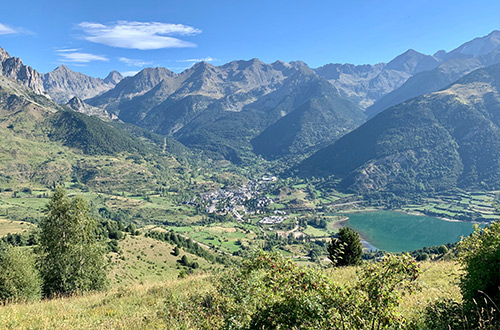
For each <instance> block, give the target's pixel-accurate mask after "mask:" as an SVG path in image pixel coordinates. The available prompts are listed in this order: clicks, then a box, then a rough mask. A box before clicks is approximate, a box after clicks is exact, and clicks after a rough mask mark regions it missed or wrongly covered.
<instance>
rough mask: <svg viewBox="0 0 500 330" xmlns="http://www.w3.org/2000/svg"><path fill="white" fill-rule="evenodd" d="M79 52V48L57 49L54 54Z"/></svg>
mask: <svg viewBox="0 0 500 330" xmlns="http://www.w3.org/2000/svg"><path fill="white" fill-rule="evenodd" d="M79 50H81V49H80V48H57V49H56V52H58V53H68V52H77V51H79Z"/></svg>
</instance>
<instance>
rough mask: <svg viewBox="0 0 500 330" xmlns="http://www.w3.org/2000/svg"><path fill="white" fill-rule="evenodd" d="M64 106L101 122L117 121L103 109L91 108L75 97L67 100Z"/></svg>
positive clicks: (115, 117)
mask: <svg viewBox="0 0 500 330" xmlns="http://www.w3.org/2000/svg"><path fill="white" fill-rule="evenodd" d="M66 105H67V106H68V107H70V108H71V109H73V110H74V111H76V112H80V113H84V114H86V115H88V116H96V117H99V118H100V119H102V120H106V121H109V120H116V119H118V117H117V116H115V115H111V114H109V113H108V112H107V111H106V110H104V109H101V108H97V107H93V106H91V105H90V104H87V103H85V102H84V101H83V100H81V99H79V98H78V97H76V96H75V97H73V98H72V99H71V100H69V101H68V103H66Z"/></svg>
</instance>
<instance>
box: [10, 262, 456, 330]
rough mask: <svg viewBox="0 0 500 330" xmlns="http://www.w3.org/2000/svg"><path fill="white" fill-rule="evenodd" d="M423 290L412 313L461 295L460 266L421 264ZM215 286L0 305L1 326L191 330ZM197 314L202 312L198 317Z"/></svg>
mask: <svg viewBox="0 0 500 330" xmlns="http://www.w3.org/2000/svg"><path fill="white" fill-rule="evenodd" d="M422 270H423V274H422V277H421V284H422V287H423V289H422V291H421V292H419V293H417V294H415V295H413V296H407V297H405V298H404V299H403V302H402V305H401V307H400V309H401V311H402V312H403V313H405V314H406V315H408V316H410V318H411V317H413V316H415V315H416V314H417V313H418V312H420V311H422V310H423V309H424V308H425V306H426V305H427V304H428V303H429V302H430V301H433V300H435V299H436V298H445V297H447V298H455V299H457V298H458V297H459V293H458V287H457V286H456V279H457V275H458V274H459V268H458V266H457V264H455V263H454V262H432V263H431V262H425V263H423V264H422ZM356 271H357V268H355V267H348V268H343V269H337V270H329V271H326V272H327V274H328V276H331V278H332V280H333V281H334V282H336V283H339V284H348V283H350V282H352V281H354V280H355V278H356ZM212 290H213V286H212V281H211V280H210V277H207V276H206V275H201V276H191V277H188V278H186V279H182V280H168V281H164V282H163V283H155V284H151V283H147V284H136V285H131V286H128V287H126V288H123V287H119V288H115V289H112V290H110V291H109V292H104V293H97V294H87V295H84V296H77V297H70V298H61V299H54V300H48V301H42V302H36V303H29V304H12V305H7V306H3V307H0V311H1V313H0V327H1V328H3V329H53V328H58V329H90V328H92V329H131V328H134V329H159V328H167V329H191V328H193V324H194V321H199V320H197V319H196V314H190V313H189V312H188V310H189V307H190V306H189V304H191V299H192V298H190V297H192V296H202V295H203V294H204V293H206V292H210V291H212ZM198 316H199V315H198Z"/></svg>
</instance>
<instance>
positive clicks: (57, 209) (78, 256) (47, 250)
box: [40, 187, 106, 296]
mask: <svg viewBox="0 0 500 330" xmlns="http://www.w3.org/2000/svg"><path fill="white" fill-rule="evenodd" d="M40 228H41V234H40V250H41V254H42V258H41V260H42V262H41V273H42V278H43V281H44V284H43V293H44V295H46V296H52V295H54V294H71V293H75V292H82V291H88V290H99V289H102V288H103V287H104V286H105V284H106V270H105V260H104V248H103V246H102V244H101V242H100V240H99V239H98V237H97V220H96V219H95V218H93V217H91V216H90V212H89V208H88V205H87V203H86V202H85V201H84V200H83V199H81V198H79V197H75V198H73V200H70V199H69V198H68V197H67V196H66V192H65V190H64V188H62V187H57V188H56V190H55V192H54V194H53V195H52V198H51V199H50V201H49V203H48V204H47V207H46V210H45V217H44V219H43V220H42V221H41V223H40Z"/></svg>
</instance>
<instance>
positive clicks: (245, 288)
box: [191, 252, 419, 329]
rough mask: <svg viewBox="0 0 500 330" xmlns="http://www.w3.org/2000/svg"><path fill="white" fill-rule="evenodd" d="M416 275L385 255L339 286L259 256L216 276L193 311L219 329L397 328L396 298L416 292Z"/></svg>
mask: <svg viewBox="0 0 500 330" xmlns="http://www.w3.org/2000/svg"><path fill="white" fill-rule="evenodd" d="M418 274H419V268H418V266H417V264H416V262H415V260H414V259H412V258H411V257H409V256H407V255H405V256H399V257H394V256H388V257H386V258H384V259H383V261H382V262H380V263H373V264H370V265H368V266H366V268H364V269H363V270H362V271H361V273H360V281H359V282H357V283H355V284H353V285H350V286H343V285H339V284H336V283H334V282H333V281H331V280H330V279H329V278H328V277H327V276H326V274H325V273H324V272H323V271H321V270H320V269H313V268H306V267H299V266H297V265H296V264H295V263H293V262H292V261H290V260H288V259H285V258H284V257H282V256H280V255H279V254H275V253H264V252H262V253H259V254H256V255H255V256H253V257H251V258H249V259H247V260H245V261H244V262H243V264H242V265H241V267H238V268H235V269H234V268H233V269H231V270H228V271H227V272H224V273H222V274H220V275H219V276H218V277H217V278H216V281H215V286H216V289H215V292H211V293H209V294H207V295H206V296H205V297H204V298H202V299H201V303H200V304H198V305H195V306H192V307H191V308H192V309H193V310H196V311H197V312H198V313H199V319H200V322H202V321H203V322H204V320H215V321H213V322H211V324H212V325H213V324H218V326H217V327H216V328H223V329H369V328H377V329H384V328H388V327H394V328H398V327H401V326H402V325H403V324H404V322H405V320H404V318H403V317H402V316H401V315H399V314H398V313H397V312H396V309H397V306H398V303H399V299H400V295H401V293H402V292H412V291H413V290H414V289H416V288H417V286H416V279H417V278H418ZM199 300H200V299H199Z"/></svg>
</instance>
